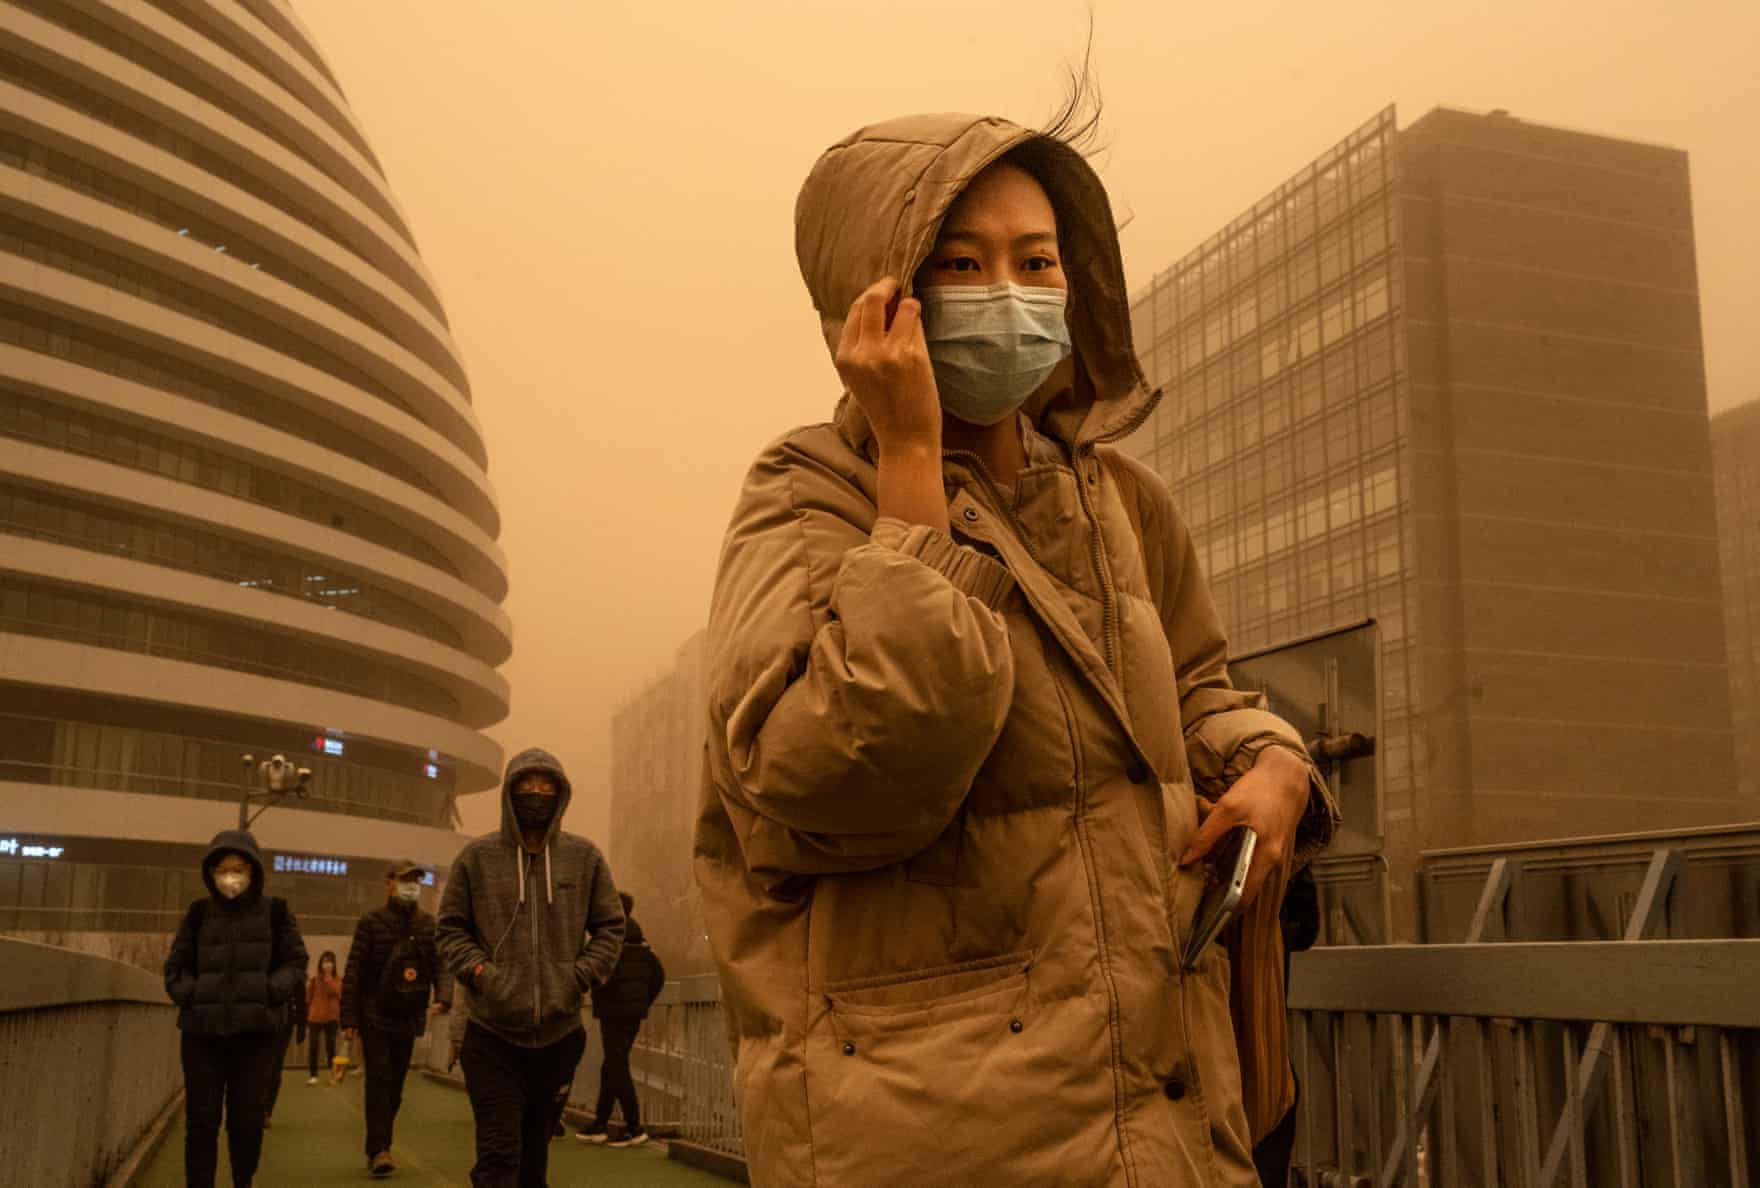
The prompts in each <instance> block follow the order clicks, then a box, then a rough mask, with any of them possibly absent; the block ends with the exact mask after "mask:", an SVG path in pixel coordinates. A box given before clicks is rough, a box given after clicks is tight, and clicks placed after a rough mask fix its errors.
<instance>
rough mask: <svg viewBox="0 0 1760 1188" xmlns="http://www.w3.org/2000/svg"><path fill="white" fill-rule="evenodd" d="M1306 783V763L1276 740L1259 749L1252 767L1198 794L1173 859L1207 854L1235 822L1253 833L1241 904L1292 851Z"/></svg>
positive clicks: (1187, 859) (1304, 808)
mask: <svg viewBox="0 0 1760 1188" xmlns="http://www.w3.org/2000/svg"><path fill="white" fill-rule="evenodd" d="M1310 794H1311V786H1310V784H1309V782H1308V765H1307V763H1306V762H1305V761H1304V760H1302V759H1299V758H1297V757H1296V756H1295V755H1294V754H1293V753H1291V752H1290V751H1288V750H1286V749H1285V748H1283V747H1279V746H1270V747H1266V748H1265V749H1264V750H1262V751H1260V752H1259V755H1258V758H1257V759H1255V760H1254V762H1253V766H1252V769H1251V770H1250V771H1248V772H1247V773H1246V774H1245V775H1243V776H1242V777H1241V778H1240V779H1238V780H1236V781H1235V782H1234V783H1233V784H1232V785H1230V786H1229V788H1228V790H1227V791H1225V792H1224V793H1223V794H1222V796H1221V797H1219V798H1218V799H1217V800H1215V801H1214V802H1212V801H1210V800H1207V799H1205V798H1204V797H1202V796H1200V797H1199V798H1198V817H1199V825H1198V832H1197V833H1196V834H1195V835H1194V836H1193V838H1192V841H1191V844H1190V845H1188V846H1187V847H1186V852H1185V853H1184V854H1181V855H1180V859H1179V864H1180V865H1181V866H1190V865H1191V864H1192V863H1194V862H1198V861H1200V860H1202V859H1203V858H1204V857H1205V856H1207V855H1208V854H1209V853H1210V851H1211V849H1212V848H1214V847H1215V845H1216V843H1217V842H1218V841H1220V840H1221V839H1222V838H1223V837H1224V836H1226V835H1227V834H1228V832H1229V830H1231V829H1233V828H1235V827H1236V826H1237V825H1246V826H1249V827H1250V828H1251V829H1252V830H1253V832H1254V833H1256V834H1258V835H1259V842H1258V845H1257V846H1256V847H1255V849H1254V851H1253V865H1252V869H1251V871H1250V873H1249V874H1248V875H1247V888H1246V891H1245V892H1244V893H1243V894H1242V896H1241V907H1243V908H1244V907H1246V906H1247V905H1248V904H1250V903H1252V902H1253V900H1254V899H1256V898H1257V897H1258V895H1259V892H1260V891H1261V890H1262V889H1263V888H1264V886H1265V880H1266V879H1267V878H1269V877H1270V876H1271V873H1272V872H1273V871H1279V872H1282V871H1283V870H1284V868H1285V867H1286V866H1287V865H1288V863H1289V859H1290V855H1291V854H1293V853H1294V852H1295V839H1296V826H1298V825H1299V824H1301V820H1302V816H1303V814H1304V813H1306V812H1307V809H1308V797H1309V795H1310Z"/></svg>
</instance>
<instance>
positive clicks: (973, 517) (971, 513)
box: [964, 507, 978, 524]
mask: <svg viewBox="0 0 1760 1188" xmlns="http://www.w3.org/2000/svg"><path fill="white" fill-rule="evenodd" d="M964 514H965V517H966V519H967V520H969V521H970V522H972V523H974V524H975V523H977V522H978V509H977V508H975V507H968V508H966V510H965V513H964Z"/></svg>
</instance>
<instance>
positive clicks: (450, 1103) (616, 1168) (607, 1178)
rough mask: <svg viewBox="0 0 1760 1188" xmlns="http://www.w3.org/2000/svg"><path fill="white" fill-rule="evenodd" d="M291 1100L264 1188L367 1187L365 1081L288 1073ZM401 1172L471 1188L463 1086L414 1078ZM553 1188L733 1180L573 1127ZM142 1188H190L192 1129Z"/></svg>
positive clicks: (266, 1144) (266, 1145)
mask: <svg viewBox="0 0 1760 1188" xmlns="http://www.w3.org/2000/svg"><path fill="white" fill-rule="evenodd" d="M282 1077H283V1078H284V1079H283V1082H282V1086H281V1100H280V1101H279V1102H278V1103H277V1104H276V1107H275V1125H274V1127H273V1128H272V1129H270V1130H269V1132H268V1133H267V1134H265V1135H264V1136H263V1163H262V1168H261V1170H260V1171H259V1172H258V1173H257V1183H258V1184H260V1185H262V1186H263V1188H283V1186H284V1185H285V1186H287V1188H308V1186H310V1188H320V1186H322V1185H325V1184H354V1183H359V1182H362V1181H364V1180H366V1178H367V1177H366V1160H365V1157H364V1152H363V1151H362V1150H361V1135H362V1134H363V1132H364V1130H365V1126H366V1123H365V1120H364V1118H363V1116H362V1113H361V1078H360V1077H359V1075H358V1074H357V1075H355V1076H352V1077H350V1078H349V1079H348V1080H347V1081H345V1082H344V1083H343V1084H341V1085H336V1084H333V1083H332V1082H331V1081H330V1079H329V1078H328V1077H325V1078H322V1079H321V1080H320V1081H319V1083H318V1084H317V1085H307V1084H306V1074H305V1070H304V1069H292V1068H289V1069H287V1070H285V1071H284V1072H283V1073H282ZM392 1157H393V1158H395V1159H396V1160H397V1173H396V1175H394V1176H393V1177H391V1179H390V1180H389V1181H388V1182H389V1183H392V1184H410V1185H416V1184H419V1185H422V1186H423V1188H427V1186H429V1185H434V1186H436V1188H438V1186H441V1185H457V1186H459V1188H464V1186H466V1185H468V1184H469V1183H470V1167H471V1160H472V1158H473V1157H474V1156H473V1148H472V1131H471V1111H470V1104H469V1103H468V1102H467V1101H466V1100H465V1095H464V1091H463V1089H462V1088H461V1087H459V1086H457V1085H454V1084H449V1083H446V1082H445V1081H442V1080H440V1079H438V1078H436V1077H433V1076H430V1075H424V1074H423V1073H422V1072H421V1071H420V1070H418V1069H412V1070H411V1071H410V1075H409V1083H408V1085H407V1086H406V1087H405V1089H404V1096H403V1109H402V1110H401V1111H400V1112H399V1113H398V1116H397V1138H396V1142H395V1144H394V1145H393V1148H392ZM230 1174H231V1173H230V1171H229V1170H228V1168H227V1165H226V1136H225V1135H224V1134H222V1135H221V1137H220V1176H219V1181H218V1182H219V1183H221V1184H227V1183H231V1181H230V1180H229V1179H228V1176H229V1175H230ZM550 1182H551V1183H552V1184H554V1185H557V1188H566V1186H567V1185H571V1184H582V1185H587V1184H601V1185H618V1186H619V1188H726V1186H727V1184H728V1181H727V1180H724V1179H722V1178H720V1177H718V1176H713V1175H710V1174H709V1173H708V1172H706V1171H699V1170H698V1169H697V1168H694V1167H691V1166H689V1165H687V1164H683V1163H679V1162H677V1161H676V1160H672V1159H669V1158H667V1153H666V1151H665V1149H664V1148H663V1147H662V1146H660V1145H658V1144H654V1143H650V1144H649V1145H647V1146H645V1147H632V1148H630V1149H628V1150H622V1151H613V1150H610V1149H608V1148H605V1147H589V1146H587V1145H586V1144H584V1143H580V1142H577V1141H576V1140H575V1138H574V1131H573V1129H572V1128H571V1129H570V1130H569V1133H568V1135H567V1136H566V1137H564V1138H559V1139H557V1140H555V1141H554V1142H552V1143H551V1144H550ZM134 1184H135V1188H182V1185H183V1125H182V1119H181V1118H179V1119H178V1120H177V1121H176V1122H175V1123H173V1125H172V1126H171V1127H170V1128H169V1129H168V1130H167V1132H166V1134H165V1136H164V1140H163V1142H162V1143H161V1144H160V1147H159V1150H158V1152H157V1154H155V1155H154V1157H153V1158H152V1159H151V1160H150V1161H149V1162H147V1163H146V1165H145V1167H144V1169H143V1171H142V1173H141V1175H140V1176H139V1177H138V1178H137V1179H136V1180H135V1181H134Z"/></svg>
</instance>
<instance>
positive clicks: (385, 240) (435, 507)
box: [0, 0, 512, 956]
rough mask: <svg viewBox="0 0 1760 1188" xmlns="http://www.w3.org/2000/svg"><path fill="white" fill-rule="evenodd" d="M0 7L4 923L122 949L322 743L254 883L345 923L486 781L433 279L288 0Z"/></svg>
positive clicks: (453, 399) (468, 544)
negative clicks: (245, 801) (281, 775)
mask: <svg viewBox="0 0 1760 1188" xmlns="http://www.w3.org/2000/svg"><path fill="white" fill-rule="evenodd" d="M0 17H3V18H4V24H5V35H4V37H0V110H3V111H5V113H6V119H5V120H4V121H0V205H3V206H4V210H5V215H4V217H3V218H0V927H4V928H5V929H6V930H7V931H10V932H14V933H17V934H22V935H27V936H37V937H40V938H43V939H48V940H52V941H56V942H58V943H78V944H82V945H88V946H91V947H96V948H105V947H106V946H107V947H108V948H109V949H110V950H113V951H117V952H120V953H122V954H123V955H128V956H136V955H138V954H137V953H136V950H137V949H138V950H140V952H143V953H145V952H149V951H150V950H152V949H153V948H155V946H158V945H160V944H161V942H162V934H163V932H164V931H167V930H168V929H169V928H170V927H171V926H172V925H174V924H175V921H176V913H177V912H178V911H180V910H181V908H182V907H183V905H184V904H185V903H187V901H188V900H189V899H190V898H191V897H192V896H193V895H194V894H195V893H196V892H197V890H198V884H197V883H196V882H195V872H194V865H195V855H197V854H199V851H200V848H201V843H203V842H205V841H206V839H207V837H208V836H210V835H211V834H212V833H213V832H215V831H216V830H218V829H220V828H223V827H226V826H227V825H229V824H231V823H233V822H234V821H235V820H236V815H237V803H238V800H239V797H240V796H241V794H242V791H243V789H244V788H245V786H246V785H247V784H248V783H249V781H250V775H249V773H248V772H247V769H246V768H245V766H244V764H243V762H242V756H243V755H245V754H247V753H249V754H252V755H255V756H256V757H258V758H259V759H261V758H264V757H267V756H269V755H272V754H275V753H282V754H285V755H286V756H287V757H288V758H289V759H292V760H295V761H296V762H299V763H301V764H304V765H306V766H309V767H311V768H312V769H313V771H314V773H315V775H314V779H313V781H312V784H311V787H310V795H309V797H308V798H306V799H304V800H301V801H298V802H293V803H291V804H289V805H287V806H284V807H278V808H275V809H273V810H272V811H271V812H270V813H269V814H268V815H267V816H266V817H264V818H263V820H262V822H261V823H260V826H259V829H258V836H259V840H260V841H261V842H262V843H263V845H264V847H265V849H266V851H268V856H269V857H270V859H271V861H272V863H274V864H275V868H274V870H273V872H272V873H271V875H270V879H271V883H272V885H273V886H274V887H275V888H276V889H277V892H278V893H280V894H284V895H287V896H289V897H290V898H291V899H292V901H293V903H294V905H295V908H296V910H297V911H300V912H301V913H302V915H306V914H309V915H312V916H314V925H315V926H316V927H317V929H318V931H319V933H322V931H323V930H324V929H325V928H327V927H328V926H329V923H336V924H337V925H338V927H339V929H340V925H341V924H342V923H344V922H346V920H347V919H348V918H349V917H351V916H352V914H353V913H354V912H355V911H357V910H358V907H359V904H360V903H363V902H364V903H369V904H370V903H372V902H377V901H378V900H379V899H381V898H382V896H383V884H382V882H381V880H382V878H383V873H384V865H385V860H386V859H388V858H391V857H399V856H404V857H412V858H415V859H417V860H418V861H422V862H424V863H428V864H430V865H432V866H435V867H437V868H440V869H441V870H442V871H443V870H444V864H445V863H446V862H447V861H449V860H450V858H451V856H452V853H453V852H454V851H455V850H456V848H457V845H458V843H459V840H460V839H459V838H458V835H457V834H456V832H455V831H454V829H453V825H454V823H455V820H456V815H455V811H454V801H455V799H456V797H457V796H459V795H461V794H464V793H468V792H473V791H477V790H479V789H482V788H486V787H490V786H492V785H493V784H494V783H495V782H496V781H497V779H498V777H499V767H500V761H501V754H500V750H499V748H498V747H497V746H496V744H495V743H494V742H492V741H491V740H490V739H489V738H488V737H487V736H486V735H485V734H484V733H483V731H484V729H485V728H487V727H489V726H491V725H493V724H494V723H496V722H498V721H500V720H501V719H502V718H503V717H505V715H506V712H507V705H508V689H507V683H506V681H505V679H504V678H503V677H502V676H501V675H500V673H499V672H497V671H496V670H497V666H498V665H500V664H501V663H502V662H503V661H504V660H505V659H506V658H507V656H508V654H509V652H510V650H511V647H512V642H511V641H512V637H511V629H510V624H509V621H508V618H507V615H506V613H505V611H504V610H503V609H502V606H501V603H502V600H503V598H504V597H505V595H506V593H507V574H506V563H505V559H504V558H503V556H502V553H501V551H500V548H499V546H498V545H497V543H496V538H497V536H498V534H499V530H500V521H499V514H498V512H497V509H496V498H495V493H494V489H493V487H492V486H491V485H490V483H489V480H488V475H487V462H488V457H487V452H486V450H485V447H484V441H483V435H482V432H481V429H480V426H479V424H478V421H477V417H476V414H475V412H474V411H473V409H472V406H471V395H470V386H469V381H468V379H467V377H466V374H465V369H464V366H463V362H462V360H461V358H460V355H459V352H458V349H457V346H456V345H455V344H454V342H453V340H452V336H451V333H450V330H449V329H448V326H447V321H446V315H445V311H444V309H443V308H442V306H441V302H440V297H439V294H438V291H437V289H436V286H435V284H434V282H433V279H432V277H431V276H430V275H429V273H428V271H427V268H426V267H425V266H424V264H423V262H422V259H421V256H420V254H419V253H418V251H417V249H416V246H415V243H414V239H413V237H412V235H411V233H410V230H409V227H408V224H407V223H406V222H405V220H404V218H403V215H402V213H401V211H400V209H399V207H398V204H397V202H396V199H395V198H394V196H393V195H392V193H391V191H390V189H389V187H388V185H387V184H386V181H385V178H384V176H383V173H382V171H381V169H380V167H379V164H378V162H377V160H376V158H375V157H374V155H373V152H372V150H371V148H370V146H369V145H368V144H367V141H366V138H365V136H364V135H363V134H362V131H361V129H360V127H359V125H358V123H357V122H356V120H355V118H354V116H353V114H352V113H351V112H350V110H349V107H348V103H347V101H346V99H345V98H344V97H343V95H342V93H341V91H340V89H339V88H338V86H337V84H336V80H335V79H334V77H333V76H332V75H331V73H330V71H329V69H328V68H327V67H326V66H325V64H324V61H323V58H322V57H321V56H320V54H319V53H318V50H317V49H316V47H315V46H314V45H313V44H312V41H311V39H310V37H309V36H308V35H307V34H306V32H305V31H304V29H303V28H302V27H301V26H300V24H299V22H298V20H297V18H296V17H295V16H294V15H293V13H292V11H291V9H290V8H289V6H287V5H286V4H284V3H279V2H277V0H243V2H242V3H218V2H206V0H203V2H191V3H179V4H174V5H172V4H166V5H161V4H132V5H95V6H74V5H66V4H59V3H50V2H47V0H0ZM351 887H352V888H353V890H350V888H351ZM160 955H161V956H162V952H161V954H160Z"/></svg>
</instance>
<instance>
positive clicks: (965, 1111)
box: [806, 953, 1111, 1188]
mask: <svg viewBox="0 0 1760 1188" xmlns="http://www.w3.org/2000/svg"><path fill="white" fill-rule="evenodd" d="M1032 978H1033V964H1032V956H1031V954H1028V953H1014V954H1008V955H1006V956H999V957H994V958H989V959H986V960H982V961H974V962H967V963H964V964H961V965H953V966H945V967H939V968H936V969H930V970H923V971H917V972H913V973H910V974H905V975H900V976H897V977H890V978H878V979H867V980H864V981H860V982H845V983H835V984H832V985H828V986H827V987H825V989H824V990H823V992H822V993H821V994H820V995H819V996H817V999H816V1002H815V1007H816V1010H815V1018H814V1020H813V1022H812V1023H811V1025H810V1027H809V1034H808V1037H807V1045H806V1047H807V1109H808V1117H809V1121H810V1125H811V1138H812V1146H813V1165H814V1173H815V1175H814V1182H815V1183H818V1184H825V1185H831V1184H835V1185H839V1188H843V1186H846V1185H848V1186H857V1188H859V1186H861V1185H868V1184H873V1185H886V1186H888V1188H890V1186H893V1185H897V1184H899V1183H913V1184H981V1183H996V1184H1010V1185H1037V1184H1058V1183H1063V1182H1067V1181H1066V1180H1065V1179H1064V1178H1063V1177H1062V1176H1061V1175H1060V1171H1059V1169H1060V1168H1065V1169H1066V1168H1067V1167H1068V1166H1071V1165H1069V1164H1066V1163H1064V1162H1063V1159H1064V1157H1065V1155H1066V1154H1068V1153H1069V1152H1070V1151H1071V1150H1072V1147H1073V1149H1074V1150H1075V1151H1076V1152H1077V1157H1078V1158H1081V1159H1082V1160H1083V1161H1084V1163H1085V1162H1086V1160H1087V1158H1088V1157H1089V1156H1090V1154H1091V1153H1092V1152H1101V1151H1104V1150H1105V1149H1106V1142H1107V1139H1106V1132H1107V1131H1108V1130H1109V1123H1110V1117H1111V1105H1110V1103H1111V1082H1110V1078H1109V1077H1108V1076H1107V1075H1106V1073H1105V1069H1104V1065H1102V1066H1101V1067H1099V1068H1091V1067H1088V1068H1085V1067H1084V1065H1085V1064H1086V1063H1087V1062H1088V1061H1089V1060H1091V1059H1092V1058H1093V1056H1094V1055H1095V1054H1097V1053H1098V1052H1100V1051H1104V1036H1105V1029H1106V1021H1105V1015H1104V1009H1103V1008H1100V1009H1098V1010H1096V1008H1095V1007H1094V1005H1093V1004H1092V1003H1091V1002H1090V1001H1088V1000H1087V999H1085V998H1084V997H1082V996H1079V995H1078V996H1067V997H1062V998H1059V999H1058V1000H1057V1001H1055V1002H1051V1003H1044V1004H1041V1003H1040V1002H1039V1001H1038V1000H1037V998H1036V997H1035V995H1034V987H1033V984H1032ZM1087 1085H1092V1086H1093V1088H1094V1089H1095V1090H1096V1096H1095V1100H1094V1101H1092V1102H1084V1101H1073V1100H1068V1097H1069V1094H1070V1092H1071V1090H1072V1089H1074V1090H1075V1091H1076V1092H1077V1093H1078V1094H1079V1093H1080V1092H1083V1091H1084V1090H1083V1088H1082V1087H1085V1086H1087ZM1048 1095H1049V1096H1050V1097H1052V1098H1057V1099H1063V1100H1061V1101H1060V1104H1059V1107H1058V1108H1055V1109H1051V1110H1047V1108H1046V1103H1047V1097H1048ZM1066 1105H1067V1106H1068V1107H1070V1108H1068V1109H1065V1108H1063V1107H1064V1106H1066ZM1096 1124H1097V1125H1096ZM1100 1158H1102V1159H1104V1158H1105V1156H1104V1155H1101V1156H1100ZM1078 1166H1079V1165H1078Z"/></svg>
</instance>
